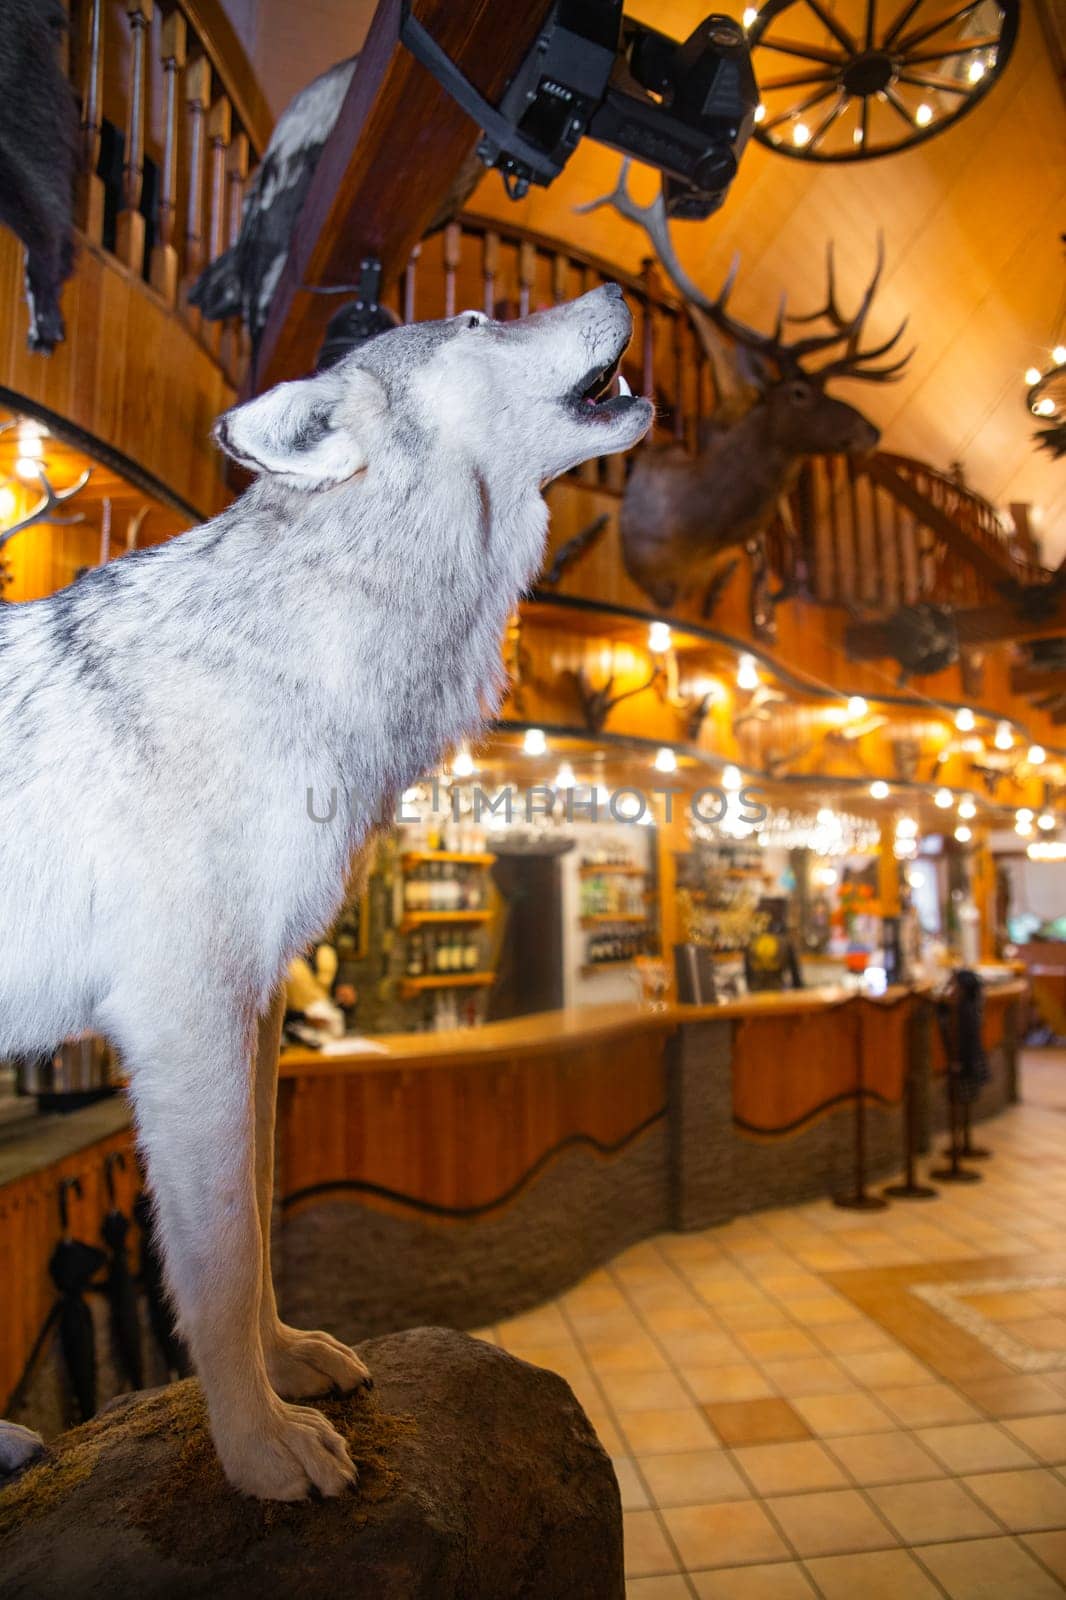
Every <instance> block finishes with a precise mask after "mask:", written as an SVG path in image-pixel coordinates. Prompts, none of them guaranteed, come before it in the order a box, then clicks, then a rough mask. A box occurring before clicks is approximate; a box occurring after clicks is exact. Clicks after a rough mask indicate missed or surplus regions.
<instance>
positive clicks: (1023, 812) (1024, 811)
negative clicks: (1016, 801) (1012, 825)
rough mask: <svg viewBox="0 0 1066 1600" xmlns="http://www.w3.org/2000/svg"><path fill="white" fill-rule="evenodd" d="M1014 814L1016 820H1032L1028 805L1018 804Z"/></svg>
mask: <svg viewBox="0 0 1066 1600" xmlns="http://www.w3.org/2000/svg"><path fill="white" fill-rule="evenodd" d="M1014 815H1015V818H1016V820H1017V821H1018V822H1025V823H1031V822H1032V820H1033V813H1032V812H1031V811H1030V810H1029V807H1028V806H1019V808H1018V810H1017V811H1016V812H1015V813H1014Z"/></svg>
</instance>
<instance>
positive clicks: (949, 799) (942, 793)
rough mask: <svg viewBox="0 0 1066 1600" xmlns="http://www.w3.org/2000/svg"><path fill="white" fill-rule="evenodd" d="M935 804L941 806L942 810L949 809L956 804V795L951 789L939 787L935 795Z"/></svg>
mask: <svg viewBox="0 0 1066 1600" xmlns="http://www.w3.org/2000/svg"><path fill="white" fill-rule="evenodd" d="M933 804H934V805H935V806H939V807H940V810H941V811H947V810H948V808H949V807H950V806H953V805H954V804H955V796H954V795H953V794H952V792H951V790H950V789H938V790H937V792H936V794H935V795H934V796H933Z"/></svg>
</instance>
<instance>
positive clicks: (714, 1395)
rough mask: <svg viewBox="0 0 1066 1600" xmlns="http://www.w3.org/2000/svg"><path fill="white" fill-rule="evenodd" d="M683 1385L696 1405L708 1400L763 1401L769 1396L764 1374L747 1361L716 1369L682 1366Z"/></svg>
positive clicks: (768, 1386) (769, 1386)
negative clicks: (685, 1385)
mask: <svg viewBox="0 0 1066 1600" xmlns="http://www.w3.org/2000/svg"><path fill="white" fill-rule="evenodd" d="M685 1382H686V1383H687V1384H688V1386H689V1388H690V1389H691V1390H692V1393H693V1394H694V1395H695V1397H696V1399H697V1400H698V1401H699V1402H700V1404H701V1405H702V1404H704V1402H706V1401H708V1400H764V1399H770V1398H771V1397H772V1396H773V1392H774V1391H773V1388H772V1387H771V1384H770V1380H769V1379H768V1378H767V1376H766V1374H765V1373H763V1372H761V1371H760V1370H759V1368H758V1367H756V1366H754V1365H753V1364H752V1363H751V1362H750V1361H730V1362H727V1363H726V1364H725V1366H719V1367H699V1366H695V1367H686V1368H685Z"/></svg>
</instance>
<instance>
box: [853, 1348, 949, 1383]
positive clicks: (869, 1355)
mask: <svg viewBox="0 0 1066 1600" xmlns="http://www.w3.org/2000/svg"><path fill="white" fill-rule="evenodd" d="M840 1364H841V1366H842V1367H843V1368H844V1369H845V1371H847V1372H850V1373H851V1376H852V1377H853V1378H854V1379H855V1380H856V1381H857V1382H858V1383H862V1384H865V1385H866V1386H867V1387H868V1388H870V1389H877V1388H880V1387H882V1385H886V1384H891V1385H892V1386H893V1387H894V1388H899V1389H902V1388H903V1387H904V1386H905V1385H907V1384H911V1383H930V1382H932V1380H933V1378H934V1377H935V1373H932V1372H930V1370H929V1368H928V1367H927V1366H924V1365H923V1364H922V1362H920V1361H916V1360H915V1359H914V1357H913V1356H912V1355H908V1353H907V1351H906V1350H869V1351H865V1352H862V1353H860V1354H858V1355H848V1354H844V1355H842V1356H841V1357H840Z"/></svg>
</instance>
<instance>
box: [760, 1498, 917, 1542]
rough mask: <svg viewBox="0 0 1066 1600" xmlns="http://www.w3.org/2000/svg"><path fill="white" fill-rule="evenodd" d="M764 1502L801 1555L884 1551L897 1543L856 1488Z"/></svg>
mask: <svg viewBox="0 0 1066 1600" xmlns="http://www.w3.org/2000/svg"><path fill="white" fill-rule="evenodd" d="M766 1504H767V1507H768V1508H769V1510H770V1511H772V1512H773V1515H774V1517H775V1519H776V1520H777V1522H779V1523H780V1525H781V1527H782V1528H783V1530H784V1533H785V1537H786V1538H787V1539H788V1540H789V1541H790V1542H791V1544H792V1546H793V1548H794V1549H795V1551H796V1553H797V1554H798V1555H801V1556H830V1555H839V1554H844V1553H845V1552H852V1551H857V1550H884V1549H888V1548H890V1547H891V1546H894V1545H895V1544H896V1543H897V1539H896V1535H895V1534H894V1533H892V1532H891V1531H890V1529H889V1528H888V1527H887V1526H886V1524H885V1523H883V1522H882V1521H881V1518H880V1517H879V1516H878V1515H877V1513H876V1512H875V1511H874V1510H873V1509H872V1507H871V1506H870V1505H868V1504H867V1502H866V1501H865V1500H864V1499H863V1497H862V1495H861V1494H860V1493H859V1492H858V1490H857V1489H827V1490H824V1491H822V1492H821V1493H818V1494H792V1495H783V1496H777V1497H774V1498H771V1499H769V1500H767V1502H766Z"/></svg>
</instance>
